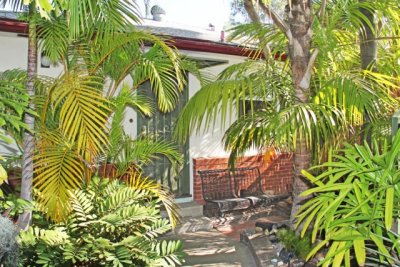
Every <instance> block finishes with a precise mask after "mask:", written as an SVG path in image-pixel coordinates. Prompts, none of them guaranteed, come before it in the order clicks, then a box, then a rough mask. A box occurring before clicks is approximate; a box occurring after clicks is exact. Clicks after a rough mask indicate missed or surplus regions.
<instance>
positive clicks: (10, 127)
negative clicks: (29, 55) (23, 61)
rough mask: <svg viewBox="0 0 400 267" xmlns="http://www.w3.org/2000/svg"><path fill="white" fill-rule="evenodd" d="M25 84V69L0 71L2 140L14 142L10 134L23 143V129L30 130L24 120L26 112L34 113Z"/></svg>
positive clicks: (0, 127)
mask: <svg viewBox="0 0 400 267" xmlns="http://www.w3.org/2000/svg"><path fill="white" fill-rule="evenodd" d="M25 84H26V72H25V71H22V70H18V69H13V70H7V71H4V72H0V140H3V141H5V142H7V143H9V142H12V140H11V139H10V137H9V136H8V135H11V136H12V137H13V138H14V140H16V141H17V143H18V144H19V145H21V141H22V137H21V134H22V132H23V130H28V131H29V127H27V126H26V124H25V123H24V122H23V120H22V118H23V114H24V112H30V113H32V110H30V109H29V106H28V105H29V95H28V93H27V91H26V89H25ZM3 131H4V132H3ZM6 133H7V134H8V135H7V134H6Z"/></svg>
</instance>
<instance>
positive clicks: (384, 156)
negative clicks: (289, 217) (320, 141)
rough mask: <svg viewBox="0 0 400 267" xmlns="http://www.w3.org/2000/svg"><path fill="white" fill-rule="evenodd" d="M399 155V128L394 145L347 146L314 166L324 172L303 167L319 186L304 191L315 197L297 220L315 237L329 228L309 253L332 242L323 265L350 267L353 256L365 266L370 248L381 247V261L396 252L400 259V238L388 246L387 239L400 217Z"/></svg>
mask: <svg viewBox="0 0 400 267" xmlns="http://www.w3.org/2000/svg"><path fill="white" fill-rule="evenodd" d="M399 155H400V133H398V134H397V135H396V136H395V138H394V140H393V143H392V145H390V146H389V145H387V144H385V145H382V146H379V145H378V144H377V143H376V142H375V143H374V146H373V148H371V147H370V146H368V145H367V144H365V145H364V146H360V145H354V146H351V145H346V148H345V149H343V150H341V151H338V152H336V153H335V154H334V156H333V159H332V160H331V161H328V162H326V163H324V164H323V165H321V166H316V167H314V168H313V169H312V171H313V172H317V173H320V172H321V174H318V175H312V174H311V173H309V172H306V171H303V174H304V175H305V177H307V179H308V180H310V182H312V183H313V184H314V185H315V187H314V188H312V189H309V190H307V191H305V192H303V193H302V195H303V196H307V195H311V194H313V195H314V198H312V199H310V200H309V201H307V202H306V203H305V204H304V206H303V207H302V208H301V209H300V211H299V214H298V222H297V225H302V227H303V229H302V234H303V235H304V233H305V232H306V230H307V229H308V227H312V228H313V230H312V241H313V242H314V241H315V240H316V238H317V237H318V235H319V234H321V233H324V240H323V241H322V242H321V243H319V244H318V245H317V246H316V247H315V248H314V249H313V250H312V251H311V253H310V255H309V256H310V257H311V256H312V255H314V254H315V253H316V252H317V251H318V250H319V249H321V248H322V247H323V246H325V245H327V244H329V245H330V248H329V251H328V253H327V255H326V257H325V260H324V261H323V266H328V265H331V264H332V265H333V266H340V264H344V265H346V266H350V265H349V264H350V258H351V257H352V256H354V257H355V258H356V260H357V262H358V264H359V265H360V266H363V265H364V264H365V262H366V257H367V256H368V254H369V252H368V248H369V249H375V250H376V251H377V253H378V254H379V260H380V261H381V262H383V261H384V260H386V261H388V262H389V263H390V264H392V263H393V260H392V257H393V258H395V259H398V258H399V255H400V246H399V243H398V242H397V241H396V242H394V243H393V245H392V247H388V245H387V243H386V241H385V240H390V239H392V238H393V233H392V232H391V230H392V227H393V226H394V222H396V221H397V220H398V219H399V212H400V210H399V207H400V190H399V187H398V184H399V182H400V178H399V171H398V158H399ZM375 255H376V254H375Z"/></svg>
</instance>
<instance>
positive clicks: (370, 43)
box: [360, 0, 378, 145]
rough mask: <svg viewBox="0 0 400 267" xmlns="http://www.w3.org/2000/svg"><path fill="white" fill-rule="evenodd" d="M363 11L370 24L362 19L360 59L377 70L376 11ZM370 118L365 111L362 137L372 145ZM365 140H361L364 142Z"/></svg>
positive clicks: (366, 65) (363, 64) (362, 62)
mask: <svg viewBox="0 0 400 267" xmlns="http://www.w3.org/2000/svg"><path fill="white" fill-rule="evenodd" d="M363 2H366V0H360V3H363ZM360 11H361V13H362V14H363V15H364V16H365V18H366V19H367V20H368V21H369V23H370V25H371V26H372V28H371V26H370V25H369V24H368V23H367V22H366V21H364V20H363V21H362V29H361V31H360V59H361V69H363V70H367V69H372V70H373V71H376V64H375V62H376V59H377V56H378V42H377V41H376V39H375V30H376V21H375V14H374V13H375V12H374V11H372V10H370V9H365V8H361V9H360ZM369 122H370V118H369V116H368V113H366V112H364V123H363V126H362V135H363V136H362V139H363V140H366V141H367V143H368V144H370V145H371V142H372V140H371V133H370V132H368V124H369ZM362 142H363V141H361V143H362Z"/></svg>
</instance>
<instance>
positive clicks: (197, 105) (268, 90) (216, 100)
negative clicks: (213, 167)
mask: <svg viewBox="0 0 400 267" xmlns="http://www.w3.org/2000/svg"><path fill="white" fill-rule="evenodd" d="M278 64H279V63H278ZM291 87H292V86H291V84H290V79H289V78H288V73H287V71H285V70H283V71H282V68H281V66H278V65H276V66H275V65H268V64H266V62H259V61H246V62H243V63H239V64H235V65H232V66H230V67H228V68H226V69H225V70H224V71H223V72H222V73H221V74H220V75H219V76H218V78H217V80H215V81H214V82H210V83H208V84H206V85H204V86H203V87H202V88H201V90H200V91H198V92H197V93H196V94H195V95H194V96H192V97H191V98H190V100H189V101H188V103H187V104H186V106H185V107H184V109H183V110H182V111H181V113H180V115H179V118H178V121H177V124H176V127H175V129H174V136H175V137H176V138H177V139H178V140H179V141H182V142H184V141H186V139H187V136H188V135H190V134H192V133H194V132H199V131H200V130H204V131H206V130H208V129H210V128H212V127H214V126H216V123H217V121H218V117H219V116H220V123H221V127H224V126H225V125H226V123H229V122H232V121H233V119H235V118H234V114H236V113H237V112H238V111H239V109H240V108H241V106H243V105H244V104H245V100H250V103H251V105H252V101H253V100H262V101H266V102H268V101H271V105H272V106H275V105H277V104H279V105H281V106H282V105H283V106H286V105H287V103H286V102H288V103H291V102H293V100H292V99H293V97H292V95H293V94H292V91H291ZM285 103H286V104H285ZM251 109H252V110H253V107H251Z"/></svg>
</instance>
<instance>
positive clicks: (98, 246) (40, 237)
mask: <svg viewBox="0 0 400 267" xmlns="http://www.w3.org/2000/svg"><path fill="white" fill-rule="evenodd" d="M70 206H71V209H72V212H71V214H70V215H69V216H68V217H67V218H66V220H65V222H63V223H59V224H50V225H49V226H48V227H47V228H46V229H40V228H38V227H36V226H33V227H31V228H30V229H29V230H28V231H27V232H22V233H21V235H20V242H21V246H22V263H21V264H22V266H32V265H34V266H176V265H178V264H180V263H181V262H182V259H183V258H182V257H183V254H182V252H181V251H182V244H181V242H180V241H159V240H157V239H156V237H158V236H159V235H161V234H164V233H166V232H168V231H170V230H171V225H170V224H169V222H168V221H167V220H166V219H163V218H161V216H160V210H159V208H160V206H159V199H158V198H157V197H156V195H155V194H153V193H152V192H151V191H150V190H147V189H137V188H133V187H128V186H126V184H124V183H122V182H120V181H117V180H114V181H109V180H108V179H100V178H97V177H95V178H93V179H92V180H91V181H90V182H89V183H88V184H86V185H85V186H84V187H83V188H82V189H77V190H74V191H72V192H71V193H70Z"/></svg>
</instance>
